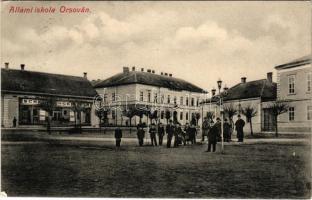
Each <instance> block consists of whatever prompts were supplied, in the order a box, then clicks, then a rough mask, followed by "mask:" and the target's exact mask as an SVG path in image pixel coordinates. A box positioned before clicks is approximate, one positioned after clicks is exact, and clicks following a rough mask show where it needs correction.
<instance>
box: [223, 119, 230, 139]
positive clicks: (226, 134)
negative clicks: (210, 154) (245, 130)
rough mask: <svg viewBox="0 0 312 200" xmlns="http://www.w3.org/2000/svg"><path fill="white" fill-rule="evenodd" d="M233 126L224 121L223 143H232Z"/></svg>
mask: <svg viewBox="0 0 312 200" xmlns="http://www.w3.org/2000/svg"><path fill="white" fill-rule="evenodd" d="M230 134H231V125H230V123H229V122H228V120H227V119H224V123H223V141H224V142H230V137H231V136H230Z"/></svg>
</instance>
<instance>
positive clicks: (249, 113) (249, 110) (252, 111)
mask: <svg viewBox="0 0 312 200" xmlns="http://www.w3.org/2000/svg"><path fill="white" fill-rule="evenodd" d="M242 114H243V115H245V116H246V119H247V122H249V124H250V134H251V135H253V131H252V118H253V117H254V116H256V115H257V109H256V108H254V107H252V106H250V105H248V106H246V107H245V108H243V109H242Z"/></svg>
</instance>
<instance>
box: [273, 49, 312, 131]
mask: <svg viewBox="0 0 312 200" xmlns="http://www.w3.org/2000/svg"><path fill="white" fill-rule="evenodd" d="M275 69H276V70H277V98H278V99H279V100H283V101H286V102H287V103H288V106H289V109H288V112H287V113H284V114H281V115H280V116H279V117H278V125H279V130H280V131H281V132H282V131H285V132H310V131H311V122H312V102H311V97H312V95H311V93H312V67H311V55H308V56H304V57H302V58H299V59H296V60H293V61H291V62H288V63H285V64H282V65H278V66H276V67H275Z"/></svg>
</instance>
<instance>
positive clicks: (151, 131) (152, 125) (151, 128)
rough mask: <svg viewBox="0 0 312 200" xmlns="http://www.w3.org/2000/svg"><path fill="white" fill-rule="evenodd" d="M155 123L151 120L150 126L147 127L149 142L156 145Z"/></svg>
mask: <svg viewBox="0 0 312 200" xmlns="http://www.w3.org/2000/svg"><path fill="white" fill-rule="evenodd" d="M156 131H157V130H156V125H155V123H154V122H153V123H152V124H151V125H150V128H149V133H150V136H151V144H152V146H154V145H155V146H157V141H156Z"/></svg>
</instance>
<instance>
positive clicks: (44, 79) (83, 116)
mask: <svg viewBox="0 0 312 200" xmlns="http://www.w3.org/2000/svg"><path fill="white" fill-rule="evenodd" d="M96 95H97V93H96V91H95V90H94V89H93V87H92V85H91V83H90V82H89V81H88V79H87V74H86V73H84V76H83V77H77V76H68V75H60V74H50V73H43V72H35V71H29V70H26V69H25V65H23V64H22V65H21V69H10V68H9V63H5V67H4V68H2V69H1V124H2V127H13V121H14V118H15V119H16V122H17V123H16V126H17V127H21V126H34V125H39V126H40V125H44V124H46V121H47V117H49V116H50V119H51V125H53V126H70V125H73V124H76V123H81V124H82V125H83V126H91V125H92V126H96V125H98V119H97V117H96V116H95V114H94V113H95V111H94V109H95V107H94V104H93V99H94V97H95V96H96ZM49 113H50V114H49Z"/></svg>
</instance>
